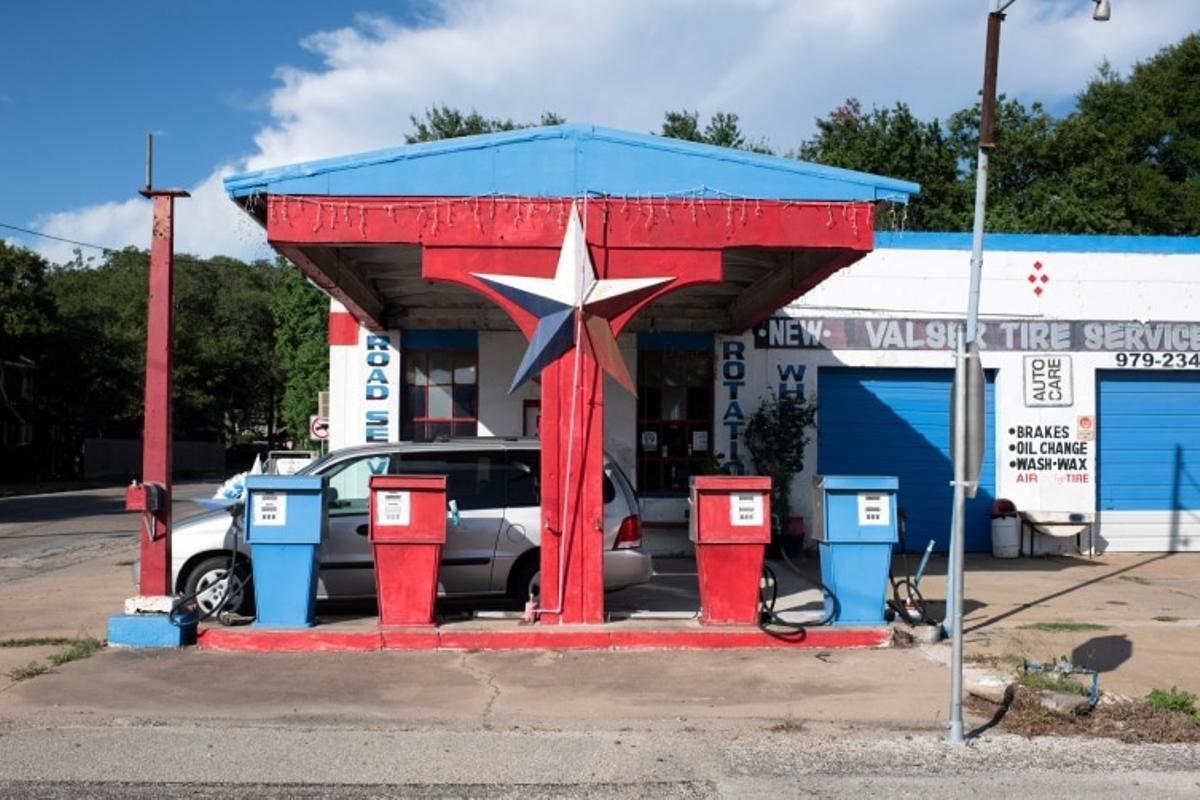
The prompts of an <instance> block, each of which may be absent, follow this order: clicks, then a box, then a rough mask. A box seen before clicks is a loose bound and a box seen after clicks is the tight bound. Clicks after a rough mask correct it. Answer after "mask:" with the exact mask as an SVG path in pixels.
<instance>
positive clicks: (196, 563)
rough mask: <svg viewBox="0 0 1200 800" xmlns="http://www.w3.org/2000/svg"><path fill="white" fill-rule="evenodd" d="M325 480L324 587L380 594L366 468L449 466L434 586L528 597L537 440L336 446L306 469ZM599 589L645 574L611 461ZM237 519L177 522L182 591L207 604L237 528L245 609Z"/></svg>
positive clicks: (217, 593) (628, 498) (329, 591)
mask: <svg viewBox="0 0 1200 800" xmlns="http://www.w3.org/2000/svg"><path fill="white" fill-rule="evenodd" d="M298 474H302V475H320V476H323V477H325V478H326V479H327V480H328V485H329V488H330V489H331V492H330V503H329V535H328V537H327V538H326V539H325V541H324V542H323V543H322V544H321V546H320V550H319V559H320V562H321V568H320V573H319V582H318V586H317V596H318V597H319V598H322V599H325V598H333V599H343V598H344V599H351V598H371V597H374V596H375V564H374V559H373V556H372V553H371V544H370V542H369V541H368V540H367V498H368V492H367V482H368V480H369V479H370V477H371V475H381V474H406V475H411V474H432V475H445V476H446V479H447V480H446V486H447V488H446V492H447V500H448V501H449V503H450V504H452V507H453V508H454V509H455V510H454V511H452V512H450V514H449V519H448V521H447V531H446V544H445V546H444V547H443V548H442V563H441V570H440V573H439V587H438V588H439V594H440V595H445V596H455V595H464V596H465V595H507V596H509V597H511V598H513V599H514V600H520V601H523V600H526V599H528V597H529V596H530V594H531V593H533V594H537V591H538V587H539V580H538V578H539V572H540V553H541V550H540V548H539V545H540V543H541V538H540V525H539V520H540V517H541V492H540V487H539V483H540V480H541V450H540V447H539V444H538V441H537V440H536V439H500V438H495V439H492V438H469V439H466V438H464V439H451V440H447V441H437V442H428V443H417V442H390V443H386V444H383V443H381V444H373V445H364V446H361V447H351V448H346V449H344V450H337V451H334V452H332V453H329V454H328V455H326V456H324V457H322V458H320V459H318V460H316V461H313V462H312V463H310V464H308V465H307V466H305V467H304V468H303V469H301V470H300V471H299V473H298ZM603 492H604V539H603V547H604V588H605V590H607V591H612V590H615V589H623V588H625V587H627V586H633V585H636V584H639V583H645V582H646V581H648V580H649V579H650V569H651V564H650V556H649V555H648V554H646V553H644V552H642V550H641V543H642V538H641V522H640V518H639V516H638V506H637V495H636V494H635V493H634V490H633V487H632V486H630V484H629V480H628V479H627V478H626V477H625V475H624V473H622V472H621V469H620V467H618V466H617V465H616V464H615V463H613V462H612V461H611V460H609V459H607V458H606V459H605V464H604V486H603ZM240 525H241V520H240V517H238V516H236V515H231V514H230V512H229V511H225V510H220V511H211V512H208V513H205V514H200V515H198V516H195V517H191V518H189V519H186V520H184V521H182V522H180V523H179V524H178V525H176V526H175V527H174V529H173V531H172V537H171V571H172V581H173V584H172V585H173V586H174V588H175V590H176V591H177V592H180V593H183V594H186V595H191V594H195V595H196V602H197V605H198V606H199V608H200V610H201V611H203V612H208V611H210V610H212V609H213V608H214V607H215V606H216V605H217V604H218V603H219V602H220V600H221V599H222V597H223V595H224V593H225V588H226V587H225V578H226V573H227V571H228V569H229V565H230V556H231V551H232V549H233V546H234V542H235V537H236V541H237V545H238V551H239V552H240V553H241V554H243V556H244V558H240V559H239V561H238V564H237V566H236V567H235V570H234V584H233V592H234V594H233V596H232V597H231V598H230V602H229V604H228V605H227V606H226V607H227V608H228V609H230V610H232V611H234V612H236V613H242V614H249V613H251V612H252V609H253V605H252V604H253V597H252V594H253V593H252V592H246V591H243V590H242V587H243V585H244V583H245V580H246V577H247V576H248V575H249V572H250V563H249V547H248V546H247V545H246V544H245V542H244V541H243V537H242V536H241V530H240Z"/></svg>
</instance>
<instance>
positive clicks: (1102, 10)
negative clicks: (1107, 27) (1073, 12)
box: [1092, 0, 1112, 22]
mask: <svg viewBox="0 0 1200 800" xmlns="http://www.w3.org/2000/svg"><path fill="white" fill-rule="evenodd" d="M1093 2H1094V3H1095V4H1096V10H1095V11H1093V12H1092V19H1094V20H1096V21H1097V22H1108V20H1109V19H1110V18H1111V17H1112V6H1111V4H1110V3H1109V2H1108V0H1093Z"/></svg>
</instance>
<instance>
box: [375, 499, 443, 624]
mask: <svg viewBox="0 0 1200 800" xmlns="http://www.w3.org/2000/svg"><path fill="white" fill-rule="evenodd" d="M370 489H371V500H370V506H369V508H370V519H369V521H368V537H369V538H370V540H371V549H372V550H373V551H374V554H375V592H376V594H375V596H376V598H377V599H378V605H379V624H380V625H385V626H392V625H432V624H433V623H434V605H435V603H436V602H437V585H438V570H439V568H440V566H441V558H442V545H443V544H445V542H446V507H447V502H446V476H445V475H374V476H372V477H371V482H370Z"/></svg>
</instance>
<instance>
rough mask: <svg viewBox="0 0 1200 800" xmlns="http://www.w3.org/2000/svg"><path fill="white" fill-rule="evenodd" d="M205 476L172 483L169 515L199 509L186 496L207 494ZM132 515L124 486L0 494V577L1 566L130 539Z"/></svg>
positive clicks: (37, 563)
mask: <svg viewBox="0 0 1200 800" xmlns="http://www.w3.org/2000/svg"><path fill="white" fill-rule="evenodd" d="M215 489H216V484H215V483H214V482H211V481H206V482H188V483H181V484H176V485H175V487H174V494H175V498H174V499H175V509H174V510H175V519H177V520H179V519H184V518H186V517H189V516H192V515H193V514H197V513H199V512H200V511H201V510H202V509H201V508H200V506H198V505H196V504H195V503H192V502H190V501H191V500H192V499H195V498H200V497H211V496H212V493H213V491H214V490H215ZM136 532H137V518H136V517H135V516H134V515H133V514H130V513H129V512H127V511H125V487H124V486H123V485H121V486H111V487H106V488H103V489H84V490H77V491H71V492H56V493H51V494H35V495H22V496H18V497H4V498H0V579H3V578H4V576H5V572H6V571H10V572H11V571H12V570H14V569H17V570H22V569H26V568H29V567H39V568H45V566H46V562H47V561H50V562H55V561H61V560H63V559H64V558H65V559H66V560H70V557H71V556H72V555H73V554H74V555H77V554H79V553H80V552H81V551H84V552H94V551H96V550H97V549H103V548H104V547H105V546H106V545H112V544H121V543H125V542H136V541H137V537H136Z"/></svg>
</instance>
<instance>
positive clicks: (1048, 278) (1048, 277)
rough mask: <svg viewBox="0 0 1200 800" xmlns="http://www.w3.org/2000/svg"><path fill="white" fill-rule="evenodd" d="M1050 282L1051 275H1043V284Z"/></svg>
mask: <svg viewBox="0 0 1200 800" xmlns="http://www.w3.org/2000/svg"><path fill="white" fill-rule="evenodd" d="M1048 280H1050V276H1049V275H1046V274H1043V275H1042V283H1045V282H1046V281H1048Z"/></svg>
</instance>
